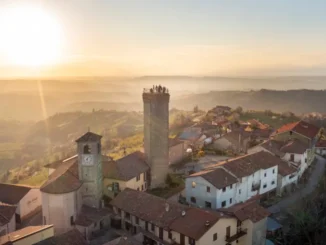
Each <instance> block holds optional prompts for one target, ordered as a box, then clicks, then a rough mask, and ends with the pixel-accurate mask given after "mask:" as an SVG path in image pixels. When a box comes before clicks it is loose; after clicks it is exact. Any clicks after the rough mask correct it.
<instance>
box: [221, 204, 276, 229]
mask: <svg viewBox="0 0 326 245" xmlns="http://www.w3.org/2000/svg"><path fill="white" fill-rule="evenodd" d="M218 211H220V212H225V213H226V214H229V215H234V216H235V217H236V218H237V219H238V220H240V221H245V220H251V221H252V222H253V223H256V222H258V221H260V220H262V219H264V218H266V217H268V216H269V215H270V212H269V211H268V210H267V209H265V208H263V207H262V206H260V205H259V204H258V203H257V200H255V198H253V199H249V200H248V201H246V202H243V203H238V204H235V205H233V206H231V207H229V208H220V209H218Z"/></svg>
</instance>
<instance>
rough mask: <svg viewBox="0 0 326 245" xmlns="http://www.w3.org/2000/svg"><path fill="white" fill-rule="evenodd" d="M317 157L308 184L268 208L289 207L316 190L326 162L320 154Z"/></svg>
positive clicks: (277, 209) (272, 209)
mask: <svg viewBox="0 0 326 245" xmlns="http://www.w3.org/2000/svg"><path fill="white" fill-rule="evenodd" d="M316 159H317V162H316V166H315V168H314V169H313V172H312V173H311V175H310V178H309V180H308V184H307V185H306V186H305V187H304V188H303V189H301V190H298V191H297V192H295V193H293V194H291V196H288V197H286V198H284V199H282V200H281V201H280V202H278V203H277V204H275V205H273V206H271V207H269V208H268V210H269V211H270V212H271V213H278V212H280V210H281V209H284V208H287V207H289V206H291V205H293V204H294V203H295V202H297V201H299V200H300V199H302V198H303V197H305V196H307V195H309V194H311V193H312V192H313V191H314V190H315V188H316V186H317V184H318V182H319V180H320V178H321V176H322V175H323V174H324V170H325V162H326V160H325V159H324V158H322V157H320V156H318V155H317V156H316Z"/></svg>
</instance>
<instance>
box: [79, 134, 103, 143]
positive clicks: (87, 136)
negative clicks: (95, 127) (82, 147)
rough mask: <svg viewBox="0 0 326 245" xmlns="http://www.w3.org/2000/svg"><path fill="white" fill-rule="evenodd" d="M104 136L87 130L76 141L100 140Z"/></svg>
mask: <svg viewBox="0 0 326 245" xmlns="http://www.w3.org/2000/svg"><path fill="white" fill-rule="evenodd" d="M101 138H102V136H101V135H98V134H95V133H92V132H87V133H86V134H84V135H83V136H81V137H80V138H79V139H77V140H76V142H90V141H100V140H101Z"/></svg>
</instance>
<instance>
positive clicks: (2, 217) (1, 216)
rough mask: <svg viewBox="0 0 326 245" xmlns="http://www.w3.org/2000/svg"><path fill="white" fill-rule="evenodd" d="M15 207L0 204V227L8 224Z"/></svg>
mask: <svg viewBox="0 0 326 245" xmlns="http://www.w3.org/2000/svg"><path fill="white" fill-rule="evenodd" d="M16 209H17V206H14V205H10V204H5V203H0V226H3V225H5V224H8V223H9V222H10V220H11V218H12V216H14V215H15V212H16Z"/></svg>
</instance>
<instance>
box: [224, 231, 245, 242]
mask: <svg viewBox="0 0 326 245" xmlns="http://www.w3.org/2000/svg"><path fill="white" fill-rule="evenodd" d="M244 235H247V229H241V228H238V229H237V233H236V234H234V235H233V236H228V235H226V236H225V241H226V242H228V243H232V242H234V241H236V240H238V239H239V238H240V237H243V236H244Z"/></svg>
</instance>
